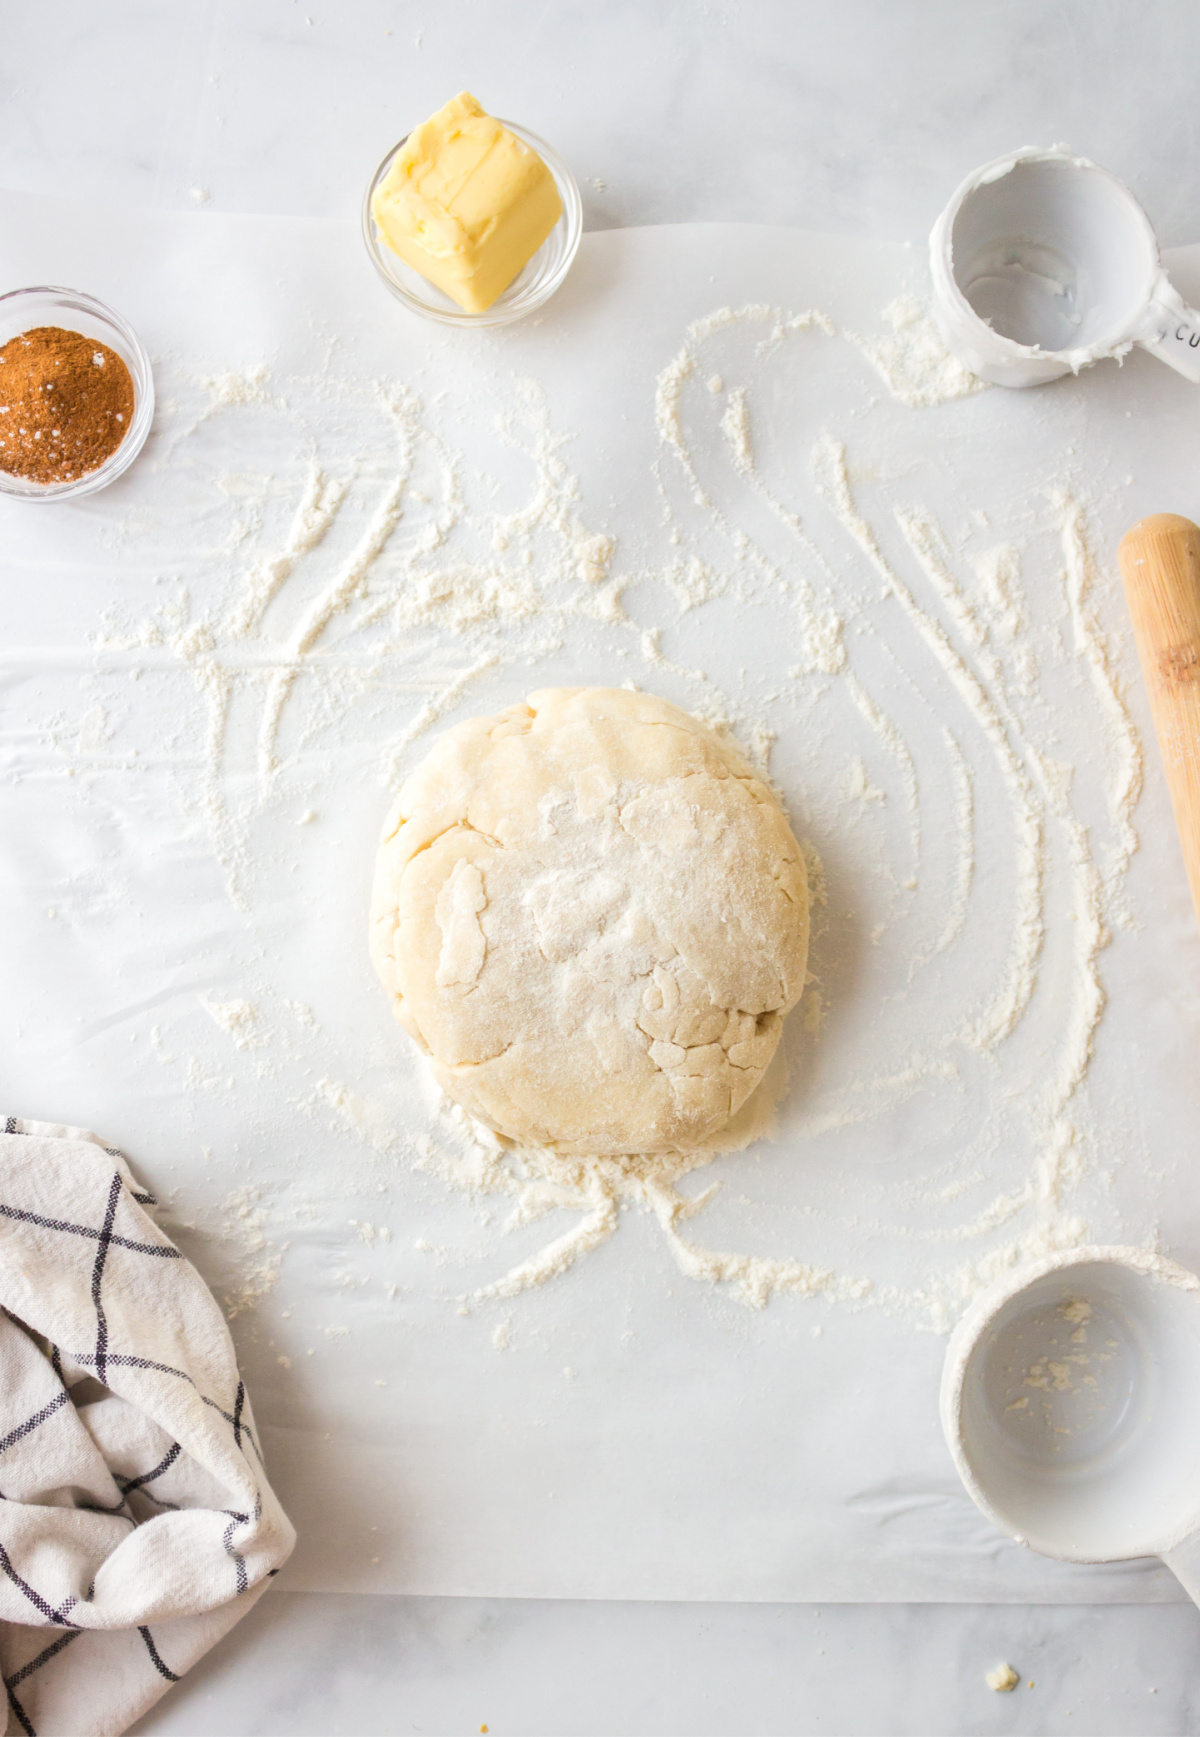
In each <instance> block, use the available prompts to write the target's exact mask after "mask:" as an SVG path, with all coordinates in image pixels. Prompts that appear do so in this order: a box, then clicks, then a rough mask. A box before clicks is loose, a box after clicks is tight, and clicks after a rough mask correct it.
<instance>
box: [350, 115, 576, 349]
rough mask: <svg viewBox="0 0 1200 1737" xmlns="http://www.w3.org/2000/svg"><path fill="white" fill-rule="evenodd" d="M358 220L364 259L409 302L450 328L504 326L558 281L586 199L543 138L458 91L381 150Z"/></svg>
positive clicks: (543, 299)
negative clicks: (382, 155) (385, 150)
mask: <svg viewBox="0 0 1200 1737" xmlns="http://www.w3.org/2000/svg"><path fill="white" fill-rule="evenodd" d="M402 154H403V155H402ZM466 189H469V191H467V190H466ZM362 227H363V239H364V240H365V242H366V244H367V252H368V253H369V254H370V256H371V263H372V264H373V265H374V267H375V269H376V271H377V272H378V273H379V275H380V277H381V278H382V279H383V281H384V283H385V284H386V285H387V287H388V289H389V290H390V291H391V292H392V294H393V295H394V296H395V297H396V299H397V301H400V302H403V303H404V305H405V307H407V308H411V309H412V311H413V312H414V313H417V314H421V315H422V316H423V317H424V318H425V319H427V320H436V321H438V322H439V323H440V324H442V325H446V326H505V325H508V324H509V323H510V322H511V321H513V320H519V319H523V318H524V317H525V315H526V314H531V313H533V311H534V310H535V309H536V308H540V307H541V306H542V305H543V304H544V303H545V302H547V301H548V300H549V299H550V297H551V296H552V295H553V294H554V292H555V290H556V289H558V287H559V285H560V284H561V283H562V281H563V279H564V278H565V277H566V275H567V272H568V271H569V270H570V267H571V262H572V260H573V259H574V258H575V254H576V252H577V251H578V248H579V238H580V236H581V235H582V233H583V205H582V202H581V200H580V197H579V188H578V187H577V186H576V184H575V179H574V176H573V175H572V174H571V171H570V170H569V169H568V168H567V166H566V164H565V163H564V162H563V161H562V160H561V158H560V157H559V156H558V155H557V154H556V153H555V152H554V151H552V150H551V148H550V146H549V145H547V144H546V143H545V142H544V141H543V140H542V139H539V138H538V137H537V136H536V134H534V133H531V132H529V131H528V130H527V129H526V128H524V127H520V126H518V125H517V124H516V122H515V121H501V120H498V119H495V118H494V117H492V116H490V115H488V114H487V113H486V112H485V111H484V110H483V109H482V108H481V107H480V106H479V104H478V103H476V102H475V99H474V98H473V97H471V96H469V94H468V93H466V92H463V93H462V94H461V95H460V96H458V97H455V98H454V99H453V100H452V101H451V102H449V103H447V104H446V106H445V108H443V109H441V110H439V111H438V113H437V114H436V115H434V116H433V117H432V118H431V119H430V120H429V121H427V122H425V123H424V125H423V126H422V127H420V128H418V129H416V130H415V131H414V132H413V133H410V134H406V136H405V137H404V138H403V139H401V140H400V142H399V144H397V145H394V146H393V147H392V149H391V150H390V151H389V152H388V154H387V156H386V157H385V158H384V159H383V161H382V163H380V165H379V167H378V169H376V171H375V173H374V175H373V176H372V177H371V184H370V186H369V187H368V188H367V193H366V198H365V199H364V200H363V212H362ZM547 230H548V232H547ZM531 244H534V245H533V251H532V252H530V251H529V250H530V246H531ZM498 285H503V287H500V288H497V286H498ZM443 286H445V287H443Z"/></svg>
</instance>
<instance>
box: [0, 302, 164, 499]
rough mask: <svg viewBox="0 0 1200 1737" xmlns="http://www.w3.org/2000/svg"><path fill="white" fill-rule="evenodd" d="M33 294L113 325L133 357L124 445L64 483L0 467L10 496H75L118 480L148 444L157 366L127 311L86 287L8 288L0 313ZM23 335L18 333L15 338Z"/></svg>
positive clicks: (1, 488) (0, 485) (1, 484)
mask: <svg viewBox="0 0 1200 1737" xmlns="http://www.w3.org/2000/svg"><path fill="white" fill-rule="evenodd" d="M34 296H43V297H50V298H53V299H54V300H56V301H58V302H60V303H61V304H62V305H63V307H64V311H69V310H70V308H71V306H72V304H74V305H75V306H76V307H78V309H79V311H80V312H82V313H86V314H90V315H91V316H92V318H93V319H95V320H96V321H97V323H98V324H99V325H106V326H109V327H110V328H111V329H112V330H113V331H114V332H115V333H116V334H117V335H118V336H119V337H120V338H121V339H123V341H124V343H125V344H126V345H127V347H128V349H129V351H130V352H131V354H132V356H133V359H134V367H132V368H131V369H130V374H131V376H132V377H133V383H134V394H135V403H134V412H133V420H132V421H131V422H130V424H129V428H128V431H127V432H126V435H125V438H124V439H123V440H122V442H121V444H120V446H118V447H117V449H116V451H115V452H113V453H111V454H110V455H109V457H108V458H106V459H105V461H104V463H103V464H99V465H97V466H96V468H95V470H90V471H88V472H87V473H86V475H84V476H81V477H75V478H73V479H72V480H71V481H70V482H60V483H34V482H30V481H29V480H28V479H27V478H24V477H17V476H14V475H13V474H12V473H11V472H9V471H5V470H0V495H4V496H6V497H7V498H8V499H9V500H15V501H62V500H67V499H70V498H71V497H72V496H79V495H90V494H94V493H95V492H96V490H97V489H102V488H106V487H107V485H108V484H109V483H110V482H115V481H116V479H117V478H118V477H119V476H121V475H123V473H124V472H125V471H127V470H128V469H129V466H130V465H131V464H132V463H133V461H134V459H135V458H136V457H137V455H138V453H139V452H140V451H141V450H142V447H143V446H144V445H145V444H146V436H147V435H148V434H149V432H150V424H151V423H152V422H153V420H154V370H153V369H152V368H151V366H150V357H149V356H148V355H147V353H146V347H145V345H144V344H143V343H142V340H141V339H140V338H139V337H138V335H137V333H136V332H135V331H134V329H133V327H132V326H131V325H130V323H129V321H128V320H127V319H126V318H125V317H124V315H123V314H119V313H118V312H117V310H116V308H113V307H110V306H109V305H108V303H107V302H102V301H101V300H100V298H99V296H94V295H90V294H89V293H88V291H87V290H76V289H68V288H67V287H66V286H65V285H63V284H45V283H41V284H27V285H25V286H24V287H23V288H21V289H13V290H5V291H4V293H3V294H0V316H2V315H3V313H4V311H5V310H6V309H7V308H8V307H9V305H10V304H12V303H17V302H20V301H22V300H24V299H25V298H26V297H34ZM25 329H26V330H30V329H32V328H28V327H27V328H25ZM68 329H74V328H68ZM19 335H20V334H19V333H14V336H19ZM6 341H7V340H6ZM122 360H124V358H122Z"/></svg>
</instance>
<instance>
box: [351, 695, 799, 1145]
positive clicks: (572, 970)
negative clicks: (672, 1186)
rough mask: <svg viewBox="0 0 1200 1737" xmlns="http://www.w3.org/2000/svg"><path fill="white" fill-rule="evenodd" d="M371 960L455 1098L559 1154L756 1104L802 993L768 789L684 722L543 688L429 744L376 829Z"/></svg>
mask: <svg viewBox="0 0 1200 1737" xmlns="http://www.w3.org/2000/svg"><path fill="white" fill-rule="evenodd" d="M371 956H372V959H373V960H374V963H375V968H376V970H377V971H378V972H379V975H380V977H381V978H382V980H383V983H384V985H385V987H386V988H387V989H388V990H389V992H390V993H391V995H392V996H393V998H394V1004H395V1013H396V1017H397V1018H398V1019H399V1020H400V1022H401V1024H402V1025H403V1026H404V1027H405V1029H406V1030H407V1031H408V1032H410V1033H411V1035H412V1036H413V1037H414V1038H415V1039H416V1041H417V1043H418V1044H419V1045H420V1046H421V1048H422V1049H423V1050H424V1051H425V1052H426V1054H427V1055H428V1056H429V1057H430V1060H431V1061H432V1063H433V1067H434V1071H435V1073H436V1074H437V1077H438V1079H439V1081H440V1082H441V1084H442V1086H443V1088H444V1089H445V1091H446V1092H447V1093H448V1094H449V1095H450V1097H452V1098H454V1099H456V1100H457V1101H458V1102H459V1103H460V1104H461V1105H462V1106H463V1108H464V1109H466V1110H468V1111H469V1112H470V1113H471V1115H472V1116H475V1117H477V1118H478V1120H479V1121H481V1122H483V1123H485V1124H486V1125H487V1126H488V1127H490V1128H493V1129H494V1130H495V1131H496V1133H498V1134H500V1135H502V1136H504V1137H506V1138H507V1139H509V1140H512V1141H515V1142H517V1143H518V1144H519V1145H524V1146H544V1147H550V1148H552V1149H554V1150H555V1151H557V1152H560V1153H563V1154H566V1155H579V1156H587V1155H590V1154H621V1153H641V1152H647V1153H648V1152H670V1151H675V1150H677V1149H681V1148H682V1149H686V1148H688V1147H689V1146H694V1145H696V1144H697V1143H698V1142H700V1141H702V1140H704V1139H705V1138H706V1137H708V1136H709V1135H712V1134H714V1133H716V1132H718V1131H719V1130H720V1129H721V1128H722V1127H723V1126H724V1124H725V1123H726V1122H727V1121H728V1120H729V1117H730V1116H731V1115H732V1114H733V1113H734V1111H735V1110H737V1109H738V1108H739V1107H740V1106H741V1105H742V1104H743V1103H744V1102H745V1100H746V1099H747V1098H748V1097H749V1095H750V1093H751V1092H752V1091H753V1090H754V1088H755V1086H756V1085H757V1084H758V1082H759V1080H760V1079H761V1078H762V1076H763V1071H764V1069H765V1068H766V1066H767V1063H768V1062H769V1061H770V1059H771V1057H772V1055H773V1054H774V1052H775V1046H776V1044H777V1043H778V1042H779V1034H780V1029H781V1026H782V1022H783V1015H784V1014H785V1013H786V1012H787V1011H788V1009H789V1008H790V1007H793V1006H794V1005H795V1003H796V1002H797V1001H798V1000H799V998H800V995H801V992H802V990H803V988H804V978H805V964H806V960H807V956H808V883H807V878H806V875H805V869H804V862H803V858H802V857H801V854H800V848H799V846H798V845H797V843H796V840H795V839H794V838H793V837H792V832H791V828H790V827H789V826H788V823H787V820H786V819H785V817H784V814H783V811H782V809H781V808H780V806H779V804H778V802H777V801H776V800H775V798H774V796H773V795H772V794H771V792H770V791H769V790H768V789H767V787H766V785H765V784H763V783H762V782H761V781H760V780H759V779H758V778H756V777H755V776H754V774H753V773H752V772H751V770H750V768H749V767H748V766H747V764H746V762H745V761H744V760H743V758H742V756H741V755H740V754H739V753H738V752H737V750H736V749H735V748H733V747H731V746H730V745H729V744H728V743H726V742H723V741H721V740H720V739H719V738H718V737H717V736H716V735H714V733H713V732H712V731H711V730H710V729H708V728H707V727H706V726H705V725H703V724H700V723H697V722H696V720H695V719H694V718H690V717H689V716H688V715H687V713H686V712H681V711H679V710H678V708H677V707H675V706H673V705H670V704H668V702H667V701H666V700H660V699H655V698H654V697H653V696H651V695H649V694H638V693H629V692H627V691H626V690H625V689H623V688H548V689H546V690H544V691H543V692H541V693H536V694H531V695H530V697H529V700H528V702H527V703H526V704H525V705H517V706H510V707H508V709H507V710H506V711H503V712H501V713H499V715H498V716H496V717H491V718H471V719H468V720H467V722H465V723H462V724H458V725H457V726H456V727H455V728H454V729H452V730H450V731H449V732H448V733H447V734H446V735H444V736H442V737H441V738H440V740H439V741H438V742H437V743H435V745H434V747H433V749H432V750H431V752H430V754H429V756H428V758H427V759H426V760H425V761H424V763H423V764H422V765H421V766H420V767H419V769H418V770H417V771H416V772H414V773H413V775H412V777H411V778H409V780H408V781H407V783H406V784H405V786H404V788H403V790H402V791H401V792H400V797H399V800H398V803H397V805H396V808H395V811H394V813H393V814H392V816H391V819H390V820H389V822H388V825H387V826H386V828H385V829H384V837H383V842H382V844H381V845H380V849H379V858H378V862H377V865H376V873H375V889H374V896H373V900H372V910H371Z"/></svg>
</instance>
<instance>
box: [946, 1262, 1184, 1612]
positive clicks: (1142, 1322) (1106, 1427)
mask: <svg viewBox="0 0 1200 1737" xmlns="http://www.w3.org/2000/svg"><path fill="white" fill-rule="evenodd" d="M941 1414H942V1428H943V1429H944V1431H945V1433H946V1440H947V1442H948V1443H949V1444H950V1451H951V1453H952V1454H953V1456H954V1463H955V1465H956V1466H957V1468H958V1472H959V1476H960V1477H961V1478H962V1481H963V1483H964V1484H965V1485H966V1487H967V1490H968V1492H969V1494H970V1495H971V1496H972V1497H973V1498H974V1500H975V1502H976V1503H977V1504H978V1506H979V1507H980V1508H981V1509H982V1510H983V1512H984V1513H985V1514H986V1515H987V1516H988V1518H989V1519H990V1520H992V1521H993V1522H994V1523H995V1525H997V1526H998V1527H999V1528H1000V1529H1001V1530H1002V1531H1004V1532H1007V1533H1008V1534H1009V1535H1010V1536H1011V1537H1013V1538H1015V1539H1016V1540H1017V1542H1018V1543H1020V1544H1027V1545H1028V1546H1029V1547H1030V1548H1031V1549H1033V1550H1037V1551H1039V1552H1040V1553H1041V1554H1042V1555H1044V1556H1054V1557H1057V1558H1058V1559H1059V1560H1060V1561H1065V1562H1118V1561H1124V1560H1126V1559H1130V1558H1133V1557H1140V1556H1160V1557H1161V1558H1162V1559H1163V1561H1164V1562H1165V1563H1166V1564H1167V1566H1168V1568H1170V1569H1171V1571H1172V1572H1173V1573H1174V1574H1175V1576H1176V1577H1177V1578H1178V1580H1179V1581H1180V1582H1181V1584H1182V1585H1183V1586H1184V1588H1185V1589H1186V1591H1187V1592H1188V1593H1189V1595H1190V1596H1191V1597H1192V1598H1193V1599H1194V1600H1195V1601H1196V1603H1197V1604H1200V1279H1197V1278H1196V1276H1195V1275H1194V1274H1193V1273H1189V1272H1185V1271H1184V1269H1183V1268H1182V1267H1178V1266H1175V1265H1174V1263H1173V1262H1171V1261H1165V1260H1162V1259H1160V1258H1159V1257H1158V1256H1156V1255H1152V1254H1149V1253H1147V1252H1146V1251H1145V1250H1143V1249H1128V1248H1080V1249H1072V1250H1070V1251H1068V1252H1065V1253H1061V1254H1056V1255H1053V1256H1051V1257H1049V1258H1048V1259H1046V1260H1043V1261H1040V1262H1038V1263H1037V1264H1036V1265H1027V1266H1025V1267H1023V1268H1021V1269H1020V1270H1019V1271H1017V1272H1015V1273H1013V1274H1011V1275H1010V1276H1009V1277H1008V1278H1006V1279H1004V1280H1003V1281H1002V1282H1001V1283H1000V1284H998V1285H995V1286H993V1288H992V1289H991V1290H989V1291H988V1292H987V1293H986V1294H985V1295H984V1296H982V1297H980V1298H979V1299H978V1300H977V1301H976V1302H975V1303H974V1304H973V1305H972V1306H971V1308H970V1309H968V1311H967V1313H966V1314H965V1315H964V1316H963V1318H962V1320H961V1321H960V1322H959V1323H958V1326H957V1327H956V1328H955V1329H954V1332H953V1334H952V1335H951V1338H950V1344H949V1348H948V1350H947V1352H946V1364H945V1369H944V1371H943V1375H942V1391H941Z"/></svg>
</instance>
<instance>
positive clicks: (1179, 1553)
mask: <svg viewBox="0 0 1200 1737" xmlns="http://www.w3.org/2000/svg"><path fill="white" fill-rule="evenodd" d="M1163 1561H1164V1562H1165V1563H1166V1565H1167V1567H1168V1568H1169V1569H1170V1570H1171V1573H1172V1574H1173V1575H1174V1576H1175V1578H1176V1580H1177V1581H1178V1582H1179V1584H1180V1586H1182V1588H1183V1590H1184V1591H1185V1592H1186V1593H1187V1595H1188V1597H1189V1598H1190V1599H1191V1601H1192V1603H1193V1604H1200V1533H1197V1532H1193V1533H1192V1535H1191V1537H1190V1538H1185V1539H1184V1540H1183V1542H1182V1543H1181V1544H1177V1545H1176V1546H1175V1548H1174V1550H1164V1551H1163Z"/></svg>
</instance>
